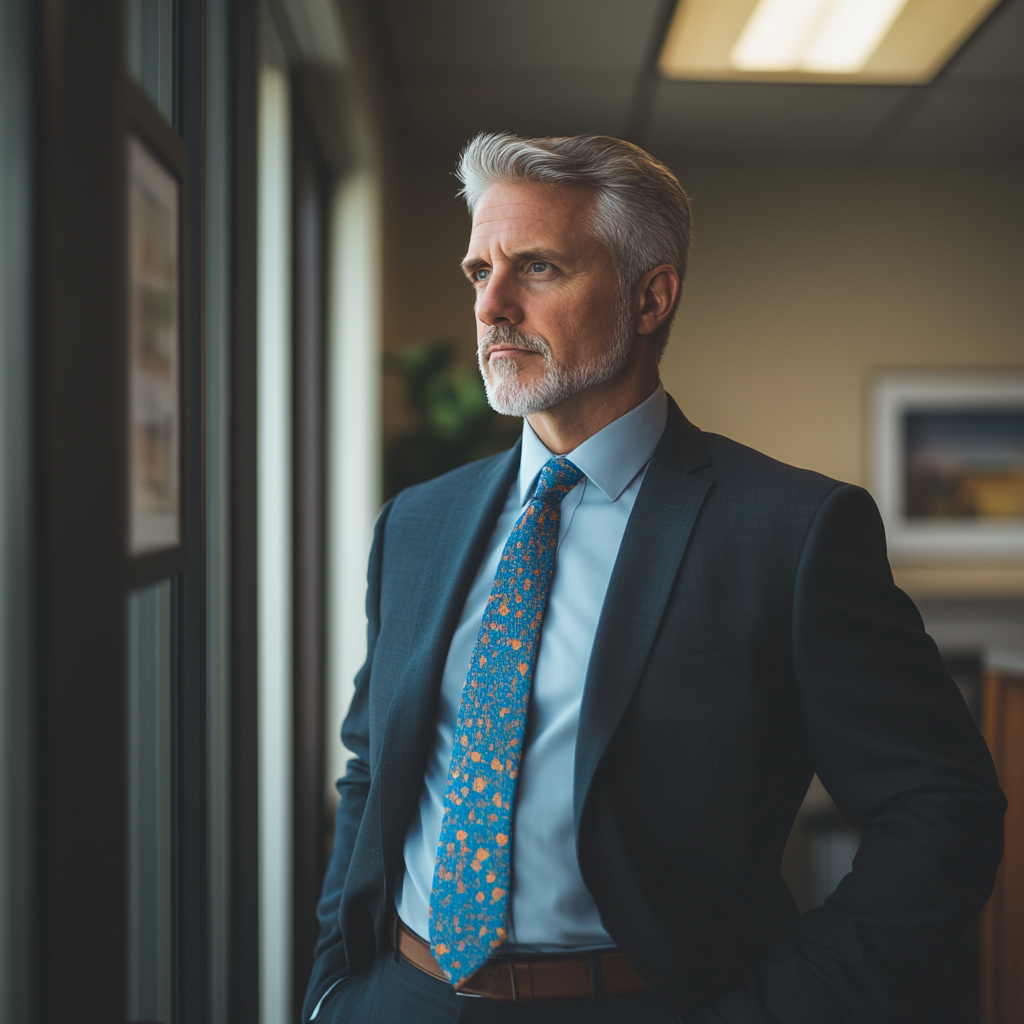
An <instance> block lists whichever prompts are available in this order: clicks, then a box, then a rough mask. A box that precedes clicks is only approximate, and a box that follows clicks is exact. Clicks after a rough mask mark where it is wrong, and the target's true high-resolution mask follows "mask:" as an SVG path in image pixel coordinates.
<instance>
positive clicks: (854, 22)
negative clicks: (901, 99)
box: [797, 0, 907, 74]
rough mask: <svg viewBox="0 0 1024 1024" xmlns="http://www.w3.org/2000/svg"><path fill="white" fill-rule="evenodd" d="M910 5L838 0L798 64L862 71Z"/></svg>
mask: <svg viewBox="0 0 1024 1024" xmlns="http://www.w3.org/2000/svg"><path fill="white" fill-rule="evenodd" d="M906 5H907V0H838V2H835V3H833V4H832V9H831V10H830V11H829V12H828V16H827V17H826V18H825V21H824V24H822V25H821V27H820V29H819V30H818V32H817V34H816V35H815V36H814V38H813V39H812V40H811V41H810V44H809V45H808V46H807V48H806V49H805V50H804V52H803V54H802V59H801V60H800V63H799V65H797V66H799V67H801V68H804V69H805V70H807V71H832V72H840V73H841V72H846V73H847V74H853V73H855V72H857V71H860V70H861V69H862V68H863V67H864V66H865V65H866V64H867V62H868V60H870V58H871V55H872V54H873V53H874V52H875V50H877V49H878V45H879V43H881V41H882V40H883V39H884V38H885V36H886V33H887V32H888V31H889V29H890V28H892V23H893V22H894V21H895V20H896V18H897V17H899V13H900V11H902V10H903V8H904V7H905V6H906Z"/></svg>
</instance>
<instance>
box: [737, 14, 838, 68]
mask: <svg viewBox="0 0 1024 1024" xmlns="http://www.w3.org/2000/svg"><path fill="white" fill-rule="evenodd" d="M832 2H833V0H761V2H760V3H759V4H758V5H757V6H756V7H755V8H754V12H753V14H751V15H750V19H749V20H748V21H747V24H746V25H745V26H744V28H743V32H742V34H741V35H740V37H739V39H738V40H737V41H736V45H735V46H734V47H733V50H732V53H730V54H729V59H730V61H731V62H732V64H733V66H734V67H737V68H740V69H741V70H742V71H789V70H790V69H791V68H795V67H799V66H800V60H801V58H802V57H803V53H804V50H805V49H806V48H807V43H808V41H809V39H813V38H814V35H815V30H816V29H817V28H818V26H819V25H820V24H821V20H822V16H823V15H824V14H826V13H827V12H828V8H829V7H831V6H832Z"/></svg>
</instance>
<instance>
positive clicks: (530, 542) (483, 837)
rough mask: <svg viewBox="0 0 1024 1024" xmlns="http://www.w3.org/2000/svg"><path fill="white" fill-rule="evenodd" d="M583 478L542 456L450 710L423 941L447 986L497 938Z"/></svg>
mask: <svg viewBox="0 0 1024 1024" xmlns="http://www.w3.org/2000/svg"><path fill="white" fill-rule="evenodd" d="M582 478H583V474H582V473H581V472H580V470H579V469H577V467H576V466H574V465H573V464H572V463H571V462H569V461H568V459H565V458H563V457H561V456H557V457H555V458H553V459H550V460H549V461H548V462H547V463H546V464H545V465H544V468H543V469H542V470H541V472H540V477H539V479H538V481H537V488H536V490H535V491H534V495H533V497H532V498H531V499H530V501H529V502H528V504H527V506H526V510H525V511H524V512H523V514H522V515H521V516H520V517H519V520H518V521H517V522H516V525H515V526H514V527H513V528H512V532H511V533H510V534H509V538H508V541H507V542H506V543H505V548H504V550H503V551H502V554H501V562H500V563H499V564H498V572H497V575H496V577H495V580H494V584H493V586H492V587H491V596H490V598H488V601H487V607H486V608H485V609H484V617H483V621H482V622H481V623H480V633H479V635H478V636H477V641H476V646H475V647H474V648H473V657H472V659H471V661H470V666H469V674H468V676H467V677H466V685H465V687H464V688H463V691H462V703H461V704H460V706H459V713H458V717H457V718H456V720H455V743H454V746H453V749H452V759H451V764H450V765H449V767H448V785H447V788H446V789H445V794H444V819H443V821H442V823H441V839H440V842H439V843H438V847H437V864H436V865H435V867H434V883H433V888H432V890H431V893H430V938H431V949H432V950H433V953H434V956H435V958H436V959H437V962H438V963H439V964H440V965H441V967H442V968H443V969H444V972H445V974H446V975H447V976H448V978H449V980H450V981H451V982H452V984H453V985H455V986H456V987H458V986H459V984H460V983H461V982H463V981H465V980H466V979H467V978H468V977H469V976H470V975H471V974H472V973H473V972H474V971H475V970H476V969H477V968H478V967H480V966H481V965H482V964H483V963H484V961H485V960H486V959H487V958H488V956H490V955H491V953H493V952H494V950H496V949H497V948H498V946H500V945H501V944H502V943H503V942H504V941H505V939H506V937H507V933H506V929H505V923H506V918H507V914H508V888H509V875H510V866H511V854H512V846H511V836H512V808H513V805H514V803H515V793H516V780H517V778H518V777H519V762H520V758H521V756H522V749H523V737H524V735H525V732H526V713H527V709H528V708H529V704H530V688H531V686H532V684H533V668H534V663H535V662H536V658H537V645H538V641H539V640H540V630H541V625H542V623H543V621H544V610H545V608H546V606H547V597H548V588H549V586H550V583H551V576H552V573H553V572H554V568H555V552H556V550H557V547H558V525H559V520H560V518H561V507H560V506H561V502H562V498H564V497H565V495H566V494H567V493H568V492H569V491H571V490H572V489H573V488H574V487H575V486H576V484H577V483H579V481H580V480H581V479H582Z"/></svg>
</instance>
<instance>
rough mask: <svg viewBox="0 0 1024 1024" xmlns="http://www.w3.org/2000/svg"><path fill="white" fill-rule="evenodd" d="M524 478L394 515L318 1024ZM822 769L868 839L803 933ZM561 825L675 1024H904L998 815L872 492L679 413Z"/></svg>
mask: <svg viewBox="0 0 1024 1024" xmlns="http://www.w3.org/2000/svg"><path fill="white" fill-rule="evenodd" d="M518 467H519V448H518V446H516V447H515V448H513V449H512V450H511V451H509V452H507V453H505V454H503V455H498V456H495V457H493V458H490V459H485V460H483V461H481V462H477V463H474V464H472V465H469V466H466V467H463V468H461V469H458V470H456V471H454V472H452V473H449V474H447V475H446V476H443V477H441V478H439V479H436V480H433V481H430V482H429V483H426V484H422V485H419V486H417V487H413V488H410V489H409V490H407V491H404V492H403V493H401V494H400V495H399V496H398V497H397V498H395V499H394V500H392V501H391V502H389V503H388V504H387V505H386V506H385V508H384V510H383V512H382V513H381V516H380V519H379V521H378V524H377V529H376V534H375V539H374V545H373V552H372V554H371V557H370V567H369V588H368V593H367V614H368V619H369V629H368V655H367V660H366V664H365V666H364V667H363V669H362V670H361V671H360V673H359V675H358V677H357V679H356V694H355V698H354V701H353V704H352V709H351V712H350V713H349V716H348V718H347V720H346V722H345V725H344V729H343V736H344V741H345V744H346V745H347V747H348V748H349V750H351V751H353V752H354V754H355V757H354V758H353V759H352V760H351V761H350V762H349V767H348V771H347V774H346V775H345V777H344V778H343V779H341V780H340V782H339V783H338V788H339V790H340V792H341V803H340V805H339V807H338V815H337V831H336V838H335V846H334V853H333V855H332V857H331V862H330V866H329V868H328V871H327V876H326V879H325V881H324V889H323V896H322V899H321V902H320V906H319V917H320V922H321V933H320V939H319V942H318V944H317V948H316V962H315V967H314V970H313V975H312V978H311V980H310V984H309V990H308V993H307V999H306V1007H305V1015H306V1018H308V1015H309V1013H310V1012H311V1011H312V1008H313V1007H314V1006H316V1004H317V1001H318V1000H319V999H320V997H321V995H322V994H323V993H324V992H325V991H326V990H327V988H328V987H329V986H330V985H331V984H332V983H333V982H334V981H336V980H337V979H338V978H341V977H344V976H345V975H347V974H351V973H353V972H358V971H362V970H364V969H365V968H366V967H367V966H368V965H369V964H370V962H371V961H372V960H373V958H374V956H375V955H376V954H377V953H380V952H383V951H385V950H388V949H389V948H390V935H389V932H388V923H389V919H390V915H391V912H392V909H393V900H394V886H395V881H396V876H397V875H398V873H399V871H400V870H401V867H402V846H403V840H404V837H405V833H406V829H407V827H408V825H409V821H410V819H411V817H412V815H413V813H414V811H415V808H416V802H417V799H418V797H419V794H420V789H421V786H422V784H423V771H424V766H425V764H426V759H427V756H428V752H429V748H430V743H431V740H432V737H433V734H434V719H435V713H436V704H437V697H438V690H439V686H440V681H441V673H442V669H443V667H444V663H445V657H446V655H447V651H448V645H449V641H450V638H451V635H452V633H453V631H454V628H455V625H456V623H457V620H458V617H459V614H460V612H461V609H462V605H463V602H464V600H465V597H466V593H467V591H468V588H469V586H470V583H471V581H472V579H473V576H474V573H475V572H476V570H477V567H478V565H479V562H480V559H481V557H482V555H483V551H484V546H485V544H486V542H487V540H488V537H489V536H490V533H491V530H492V528H493V525H494V522H495V520H496V518H497V516H498V513H499V511H500V509H501V507H502V505H503V503H504V501H505V497H506V495H507V493H508V489H509V487H510V485H511V484H512V482H513V480H514V479H515V478H516V474H517V472H518ZM526 756H527V757H528V756H529V753H528V752H527V755H526ZM815 771H817V773H818V775H819V776H820V777H821V780H822V782H823V783H824V784H825V786H826V788H827V789H828V791H829V793H830V794H831V795H832V797H833V798H834V799H835V802H836V804H837V806H838V807H839V809H840V811H841V812H842V814H843V815H844V817H845V818H846V819H847V820H848V821H850V822H852V823H854V824H855V825H857V826H859V827H860V828H861V829H862V830H863V840H862V843H861V847H860V850H859V852H858V854H857V856H856V859H855V861H854V867H853V871H852V872H851V873H850V874H849V875H848V876H847V877H846V878H845V879H844V880H843V882H842V883H841V884H840V886H839V888H838V889H837V890H836V892H835V893H834V894H833V895H832V896H831V897H830V898H829V899H828V900H827V901H826V903H825V905H824V906H823V907H821V908H819V909H816V910H813V911H811V912H810V913H808V914H806V915H804V917H803V918H799V916H798V914H797V910H796V906H795V904H794V901H793V898H792V896H791V895H790V892H789V890H788V889H787V887H786V885H785V883H784V882H783V880H782V878H781V876H780V874H779V866H780V863H781V860H782V851H783V847H784V846H785V843H786V839H787V837H788V835H789V832H790V828H791V826H792V824H793V820H794V817H795V815H796V812H797V809H798V808H799V806H800V803H801V801H802V798H803V796H804V793H805V792H806V790H807V786H808V783H809V781H810V779H811V775H812V773H813V772H815ZM574 807H575V818H576V842H577V852H578V857H579V864H580V869H581V872H582V876H583V879H584V881H585V883H586V885H587V887H588V889H589V890H590V892H591V894H592V895H593V898H594V900H595V902H596V904H597V907H598V909H599V911H600V914H601V920H602V922H603V924H604V926H605V928H606V929H607V930H608V933H609V934H610V935H611V936H612V937H613V938H614V940H615V942H616V943H617V944H618V946H619V948H620V949H621V950H622V952H624V953H625V955H626V956H627V957H628V958H629V960H630V962H631V963H632V964H633V965H634V966H635V967H636V969H637V970H638V971H639V972H640V973H641V974H642V975H643V976H644V978H646V979H647V981H648V983H649V984H650V985H651V986H652V987H653V988H654V989H655V990H657V991H658V992H660V993H662V994H663V995H664V996H665V998H666V999H667V1000H668V1002H669V1004H670V1005H671V1006H672V1007H673V1008H674V1009H675V1010H676V1012H678V1013H679V1014H680V1015H681V1017H682V1018H683V1019H684V1020H686V1021H694V1022H698V1021H699V1022H705V1021H706V1022H712V1021H715V1022H723V1021H724V1022H728V1024H765V1022H780V1024H788V1022H807V1024H829V1022H833V1021H834V1022H840V1021H843V1022H846V1021H858V1022H860V1021H894V1022H895V1021H898V1022H899V1024H904V1022H905V1021H907V1020H911V1019H913V1016H912V1007H913V1003H914V993H915V986H917V985H918V984H919V983H920V978H921V977H922V973H923V972H924V970H925V968H926V967H928V965H929V964H934V963H935V962H938V961H939V960H940V959H941V958H942V957H944V956H946V955H947V954H948V953H949V951H950V950H951V949H952V948H953V947H954V946H955V944H956V942H957V939H958V937H959V936H960V934H961V932H962V931H963V930H964V928H965V927H966V926H967V924H968V923H969V922H970V920H971V918H972V917H973V916H974V915H975V914H976V913H977V912H978V910H979V909H980V907H981V906H982V905H983V903H984V902H985V900H986V899H987V897H988V894H989V892H990V890H991V887H992V884H993V879H994V874H995V870H996V866H997V864H998V861H999V858H1000V856H1001V851H1002V819H1003V812H1004V809H1005V802H1004V799H1003V796H1002V793H1001V792H1000V790H999V786H998V783H997V781H996V776H995V771H994V769H993V766H992V761H991V759H990V757H989V754H988V751H987V749H986V747H985V743H984V741H983V740H982V738H981V736H980V734H979V733H978V731H977V729H976V728H975V726H974V724H973V722H972V720H971V718H970V715H969V714H968V711H967V708H966V707H965V705H964V702H963V700H962V699H961V697H960V694H959V691H958V690H957V688H956V686H955V685H954V683H953V682H952V680H951V679H950V677H949V675H948V674H947V672H946V671H945V669H944V667H943V664H942V661H941V659H940V657H939V654H938V651H937V650H936V648H935V644H934V643H933V642H932V640H931V639H930V638H929V637H928V635H927V634H926V633H925V632H924V629H923V626H922V623H921V618H920V616H919V614H918V612H917V610H916V608H915V607H914V605H913V603H912V602H911V601H910V599H909V598H908V597H907V596H906V595H905V594H903V593H902V592H901V591H900V590H899V589H897V587H896V586H895V585H894V583H893V581H892V575H891V573H890V570H889V565H888V562H887V560H886V552H885V538H884V534H883V530H882V524H881V521H880V519H879V516H878V512H877V510H876V508H875V505H874V503H873V502H872V500H871V498H870V497H869V496H868V494H867V493H866V492H865V491H863V490H862V489H860V488H858V487H854V486H851V485H849V484H842V483H837V482H836V481H834V480H829V479H827V478H826V477H823V476H820V475H818V474H816V473H810V472H806V471H803V470H798V469H794V468H792V467H790V466H785V465H782V464H780V463H778V462H775V461H773V460H771V459H769V458H766V457H765V456H763V455H760V454H758V453H757V452H754V451H752V450H750V449H749V448H745V447H743V446H742V445H739V444H736V443H735V442H732V441H729V440H727V439H726V438H723V437H720V436H717V435H714V434H705V433H702V432H701V431H700V430H698V429H697V428H696V427H694V426H693V425H692V424H690V423H689V422H688V421H687V420H686V419H685V417H684V416H683V415H682V413H681V412H680V411H679V409H678V408H677V407H676V405H675V403H673V402H670V407H669V419H668V424H667V426H666V429H665V433H664V435H663V436H662V439H661V441H660V443H659V445H658V448H657V450H656V451H655V454H654V456H653V458H652V460H651V464H650V467H649V469H648V472H647V476H646V478H645V479H644V482H643V485H642V487H641V490H640V493H639V495H638V497H637V501H636V505H635V507H634V509H633V513H632V516H631V517H630V520H629V524H628V526H627V528H626V533H625V536H624V537H623V540H622V545H621V548H620V550H619V555H618V560H617V561H616V563H615V569H614V572H613V574H612V578H611V582H610V585H609V588H608V594H607V598H606V600H605V604H604V609H603V611H602V615H601V620H600V625H599V627H598V631H597V638H596V640H595V645H594V650H593V655H592V658H591V661H590V668H589V671H588V674H587V679H586V684H585V690H584V696H583V705H582V710H581V712H580V724H579V735H578V742H577V750H576V763H575V778H574Z"/></svg>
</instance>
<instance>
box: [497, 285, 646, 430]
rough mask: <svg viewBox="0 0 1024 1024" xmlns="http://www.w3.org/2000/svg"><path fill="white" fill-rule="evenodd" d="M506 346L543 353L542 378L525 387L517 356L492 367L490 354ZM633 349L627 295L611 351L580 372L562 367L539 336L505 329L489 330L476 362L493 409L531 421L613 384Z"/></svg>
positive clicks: (620, 306)
mask: <svg viewBox="0 0 1024 1024" xmlns="http://www.w3.org/2000/svg"><path fill="white" fill-rule="evenodd" d="M504 345H514V346H515V347H516V348H522V349H526V350H527V351H530V352H538V353H540V355H542V356H543V357H544V372H543V373H542V374H541V376H540V377H538V378H537V379H536V380H533V381H530V382H529V383H523V382H521V381H520V380H519V371H520V370H521V369H522V367H521V365H520V360H519V359H517V358H516V357H515V356H502V357H501V359H499V360H498V361H497V362H495V363H491V362H488V356H489V354H490V352H491V351H492V350H493V349H495V348H498V347H501V346H504ZM632 349H633V325H632V323H631V317H630V310H629V296H628V293H627V294H626V295H625V296H622V297H620V299H619V301H618V303H617V308H616V311H615V326H614V330H613V331H612V339H611V344H610V345H609V346H608V349H607V350H606V351H605V352H603V353H602V354H601V355H599V356H598V357H597V358H596V359H593V360H591V361H590V362H588V363H584V364H583V365H582V366H574V367H571V368H567V367H565V366H561V365H559V364H558V363H556V362H555V360H554V358H553V356H552V354H551V346H550V345H548V343H547V342H546V341H545V340H544V338H543V337H541V335H539V334H528V333H526V332H524V331H520V330H517V329H516V328H515V327H512V326H506V325H500V326H497V327H492V328H490V330H488V331H487V333H486V334H485V335H484V336H483V337H482V338H481V339H480V342H479V344H478V345H477V361H478V363H479V364H480V375H481V376H482V377H483V379H484V389H485V390H486V392H487V401H488V402H489V403H490V406H491V408H492V409H493V410H494V411H495V412H498V413H501V415H502V416H532V415H533V413H535V412H543V410H545V409H550V408H551V407H552V406H553V405H558V403H559V402H562V401H564V400H565V399H566V398H569V397H571V396H572V395H578V394H579V393H580V392H581V391H586V390H587V389H588V388H592V387H596V386H597V385H598V384H604V383H605V381H609V380H611V379H612V378H613V377H614V376H615V375H616V374H618V373H620V372H621V371H622V369H623V368H624V367H625V365H626V363H627V362H628V361H629V356H630V353H631V352H632ZM488 371H489V372H488Z"/></svg>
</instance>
